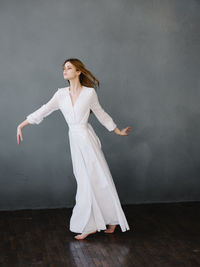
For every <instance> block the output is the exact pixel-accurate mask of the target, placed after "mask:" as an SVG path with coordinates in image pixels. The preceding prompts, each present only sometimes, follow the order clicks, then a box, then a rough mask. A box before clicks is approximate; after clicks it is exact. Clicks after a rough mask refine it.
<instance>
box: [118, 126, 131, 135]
mask: <svg viewBox="0 0 200 267" xmlns="http://www.w3.org/2000/svg"><path fill="white" fill-rule="evenodd" d="M127 131H128V132H130V131H131V127H130V126H128V127H126V128H123V129H122V130H120V129H118V128H117V127H116V128H115V129H114V132H115V133H116V134H118V135H126V136H127V135H128V133H127Z"/></svg>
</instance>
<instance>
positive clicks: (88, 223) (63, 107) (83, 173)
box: [26, 86, 130, 233]
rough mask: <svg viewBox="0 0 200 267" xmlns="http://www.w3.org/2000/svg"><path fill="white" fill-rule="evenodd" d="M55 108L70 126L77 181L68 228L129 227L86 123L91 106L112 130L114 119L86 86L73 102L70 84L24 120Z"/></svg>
mask: <svg viewBox="0 0 200 267" xmlns="http://www.w3.org/2000/svg"><path fill="white" fill-rule="evenodd" d="M58 109H60V111H61V112H62V114H63V116H64V118H65V120H66V122H67V124H68V126H69V131H68V135H69V143H70V151H71V158H72V166H73V174H74V176H75V179H76V182H77V192H76V204H75V206H74V208H73V210H72V216H71V218H70V231H72V232H74V233H89V232H92V231H95V230H97V231H100V230H105V229H106V225H107V224H119V225H120V227H121V230H122V232H125V231H127V230H129V229H130V228H129V225H128V222H127V219H126V217H125V214H124V212H123V209H122V207H121V204H120V200H119V197H118V194H117V190H116V187H115V184H114V182H113V179H112V176H111V173H110V169H109V167H108V164H107V162H106V160H105V157H104V154H103V151H102V149H101V142H100V140H99V138H98V136H97V135H96V133H95V131H94V129H93V128H92V126H91V124H90V123H88V118H89V115H90V109H91V110H92V111H93V112H94V114H95V116H96V117H97V119H98V120H99V122H100V123H101V124H102V125H103V126H104V127H105V128H107V130H108V131H113V130H114V128H115V127H116V124H115V122H114V121H113V119H112V118H111V117H110V115H109V114H108V113H106V112H105V111H104V109H103V108H102V107H101V105H100V103H99V100H98V96H97V93H96V90H95V89H94V88H92V87H86V86H83V87H82V89H81V92H80V94H79V96H78V98H77V100H76V102H75V104H74V105H72V101H71V97H70V94H69V87H64V88H58V89H57V91H56V92H55V93H54V95H53V97H52V98H51V99H50V100H49V101H48V102H47V103H46V104H44V105H42V106H41V107H40V108H39V109H37V110H36V111H34V112H33V113H31V114H29V115H28V116H27V117H26V119H27V120H28V122H29V123H30V124H39V123H41V121H42V120H43V118H44V117H46V116H48V115H49V114H51V113H52V112H53V111H55V110H58Z"/></svg>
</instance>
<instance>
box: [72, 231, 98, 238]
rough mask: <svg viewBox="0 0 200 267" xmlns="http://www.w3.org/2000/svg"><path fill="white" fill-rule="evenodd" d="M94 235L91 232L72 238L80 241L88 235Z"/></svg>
mask: <svg viewBox="0 0 200 267" xmlns="http://www.w3.org/2000/svg"><path fill="white" fill-rule="evenodd" d="M94 233H96V231H94V232H91V233H88V234H80V235H76V236H75V237H74V238H75V239H78V240H81V239H84V238H86V237H87V236H88V235H90V234H94Z"/></svg>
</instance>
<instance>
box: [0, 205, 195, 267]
mask: <svg viewBox="0 0 200 267" xmlns="http://www.w3.org/2000/svg"><path fill="white" fill-rule="evenodd" d="M123 209H124V212H125V214H126V217H127V220H128V223H129V225H130V230H129V231H126V232H121V229H120V227H119V226H117V228H116V231H115V233H114V234H105V233H104V232H103V231H101V232H97V233H96V234H93V235H90V236H88V237H87V238H86V239H84V240H76V239H75V238H74V235H75V233H72V232H70V231H69V219H70V216H71V211H72V209H53V210H52V209H51V210H49V209H48V210H23V211H22V210H20V211H1V212H0V266H1V267H4V266H5V267H15V266H22V267H30V266H32V267H35V266H41V267H60V266H63V267H64V266H65V267H66V266H70V267H72V266H81V267H82V266H112V267H117V266H120V267H121V266H124V267H129V266H135V267H140V266H141V267H146V266H147V267H151V266H152V267H157V266H158V267H165V266H167V267H179V266H180V267H190V266H192V267H193V266H194V267H196V266H200V202H199V203H198V202H197V203H195V202H193V203H192V202H189V203H175V204H146V205H127V206H123Z"/></svg>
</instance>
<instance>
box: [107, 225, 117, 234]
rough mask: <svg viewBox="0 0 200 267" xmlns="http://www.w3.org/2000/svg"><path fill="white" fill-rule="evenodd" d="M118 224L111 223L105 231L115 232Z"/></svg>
mask: <svg viewBox="0 0 200 267" xmlns="http://www.w3.org/2000/svg"><path fill="white" fill-rule="evenodd" d="M116 226H117V225H116V224H114V225H109V226H108V229H106V230H105V231H104V233H108V234H111V233H114V231H115V228H116Z"/></svg>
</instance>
